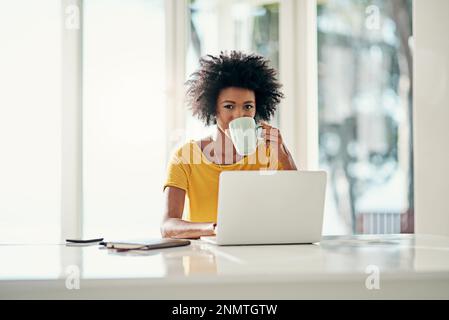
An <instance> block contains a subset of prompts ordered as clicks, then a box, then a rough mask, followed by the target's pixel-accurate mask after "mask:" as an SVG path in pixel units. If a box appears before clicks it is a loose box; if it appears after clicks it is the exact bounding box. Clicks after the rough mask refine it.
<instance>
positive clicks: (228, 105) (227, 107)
mask: <svg viewBox="0 0 449 320" xmlns="http://www.w3.org/2000/svg"><path fill="white" fill-rule="evenodd" d="M224 107H225V108H226V109H232V108H234V106H233V105H232V104H227V105H225V106H224Z"/></svg>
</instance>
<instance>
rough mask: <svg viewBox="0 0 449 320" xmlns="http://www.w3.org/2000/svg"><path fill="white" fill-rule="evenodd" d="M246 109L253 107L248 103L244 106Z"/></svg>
mask: <svg viewBox="0 0 449 320" xmlns="http://www.w3.org/2000/svg"><path fill="white" fill-rule="evenodd" d="M245 107H246V109H251V108H254V107H253V106H252V105H250V104H247V105H246V106H245Z"/></svg>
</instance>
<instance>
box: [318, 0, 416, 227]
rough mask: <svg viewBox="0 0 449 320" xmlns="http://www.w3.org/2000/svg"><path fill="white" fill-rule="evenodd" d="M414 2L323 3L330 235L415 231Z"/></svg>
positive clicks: (323, 126) (322, 140) (322, 89)
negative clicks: (412, 46)
mask: <svg viewBox="0 0 449 320" xmlns="http://www.w3.org/2000/svg"><path fill="white" fill-rule="evenodd" d="M411 7H412V1H409V0H395V1H390V0H379V1H360V0H345V1H343V0H327V1H319V5H318V20H317V21H318V63H319V82H318V83H319V148H320V149H319V150H320V166H321V167H322V168H325V169H327V170H328V171H329V173H330V174H329V178H330V179H329V189H328V196H329V197H328V201H327V211H326V214H325V230H326V231H327V233H333V234H339V233H341V234H346V233H400V232H413V162H412V160H413V153H412V152H413V148H412V146H413V142H412V87H411V86H412V76H413V75H412V67H411V66H412V53H411V39H412V38H411V37H412V14H411V12H412V10H411Z"/></svg>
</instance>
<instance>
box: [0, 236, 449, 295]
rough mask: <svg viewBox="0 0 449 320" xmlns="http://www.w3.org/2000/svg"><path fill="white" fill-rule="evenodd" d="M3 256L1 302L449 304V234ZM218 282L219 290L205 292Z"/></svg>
mask: <svg viewBox="0 0 449 320" xmlns="http://www.w3.org/2000/svg"><path fill="white" fill-rule="evenodd" d="M0 255H1V259H2V267H1V270H0V298H9V297H12V295H14V293H15V297H31V298H34V297H40V298H45V297H53V296H56V297H59V298H63V297H66V298H79V297H84V298H86V297H89V298H91V297H95V296H96V295H97V294H100V293H101V292H103V294H105V293H104V290H107V293H106V295H107V296H110V297H113V298H121V297H146V298H173V297H174V295H175V296H177V297H179V298H186V299H189V298H192V299H195V298H198V299H202V298H212V297H216V298H225V299H226V298H233V299H234V298H239V297H242V298H257V297H262V298H300V297H305V298H313V297H321V298H325V297H330V298H343V297H356V298H361V297H364V296H366V297H368V298H400V297H421V298H426V297H436V298H439V297H447V298H449V238H446V237H438V236H428V235H360V236H332V237H324V238H323V239H322V241H321V242H320V243H318V244H309V245H268V246H267V245H263V246H224V247H222V246H216V245H213V244H207V243H204V242H202V241H200V240H196V241H195V240H194V241H192V244H191V245H190V246H187V247H178V248H168V249H161V250H154V251H128V252H115V251H113V250H107V249H100V248H99V247H97V246H88V247H67V246H63V245H59V246H58V245H54V246H50V245H46V246H33V247H30V246H2V245H0ZM70 266H77V267H78V268H79V270H80V276H81V287H82V288H84V290H79V292H74V291H69V290H67V289H65V287H64V281H65V279H66V277H67V274H66V271H67V268H68V267H70ZM369 266H376V268H378V269H379V271H380V276H381V290H378V291H377V292H374V291H369V290H367V289H366V287H365V285H364V283H365V279H366V277H367V270H368V269H367V267H369ZM39 279H40V280H47V281H42V282H39V285H40V286H41V287H40V288H42V287H44V288H46V289H47V290H44V291H45V292H47V293H46V294H47V295H46V296H45V297H42V291H41V293H39V291H38V290H37V289H36V291H34V290H25V286H29V288H30V287H31V288H33V285H34V286H35V285H36V282H32V283H31V282H29V281H33V280H39ZM211 284H213V289H211V288H212V287H210V288H208V287H207V285H211ZM203 285H204V286H206V287H204V288H203V287H202V286H203ZM6 288H8V289H9V290H10V291H9V292H7V291H6ZM49 288H50V289H51V288H53V291H52V290H49ZM119 288H122V290H119ZM145 288H147V290H145ZM150 288H151V290H150ZM341 290H343V291H341ZM33 292H34V293H33ZM58 295H59V296H58ZM142 295H143V296H142ZM103 297H104V296H103Z"/></svg>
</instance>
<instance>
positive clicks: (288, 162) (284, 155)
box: [279, 143, 298, 170]
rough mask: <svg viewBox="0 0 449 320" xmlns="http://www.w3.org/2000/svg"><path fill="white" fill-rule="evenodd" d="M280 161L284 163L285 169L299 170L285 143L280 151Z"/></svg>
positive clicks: (283, 167)
mask: <svg viewBox="0 0 449 320" xmlns="http://www.w3.org/2000/svg"><path fill="white" fill-rule="evenodd" d="M279 162H280V163H281V164H282V169H283V170H298V169H297V168H296V164H295V161H293V157H292V155H291V154H290V151H288V149H287V147H286V146H285V144H283V143H282V144H281V152H279Z"/></svg>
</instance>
